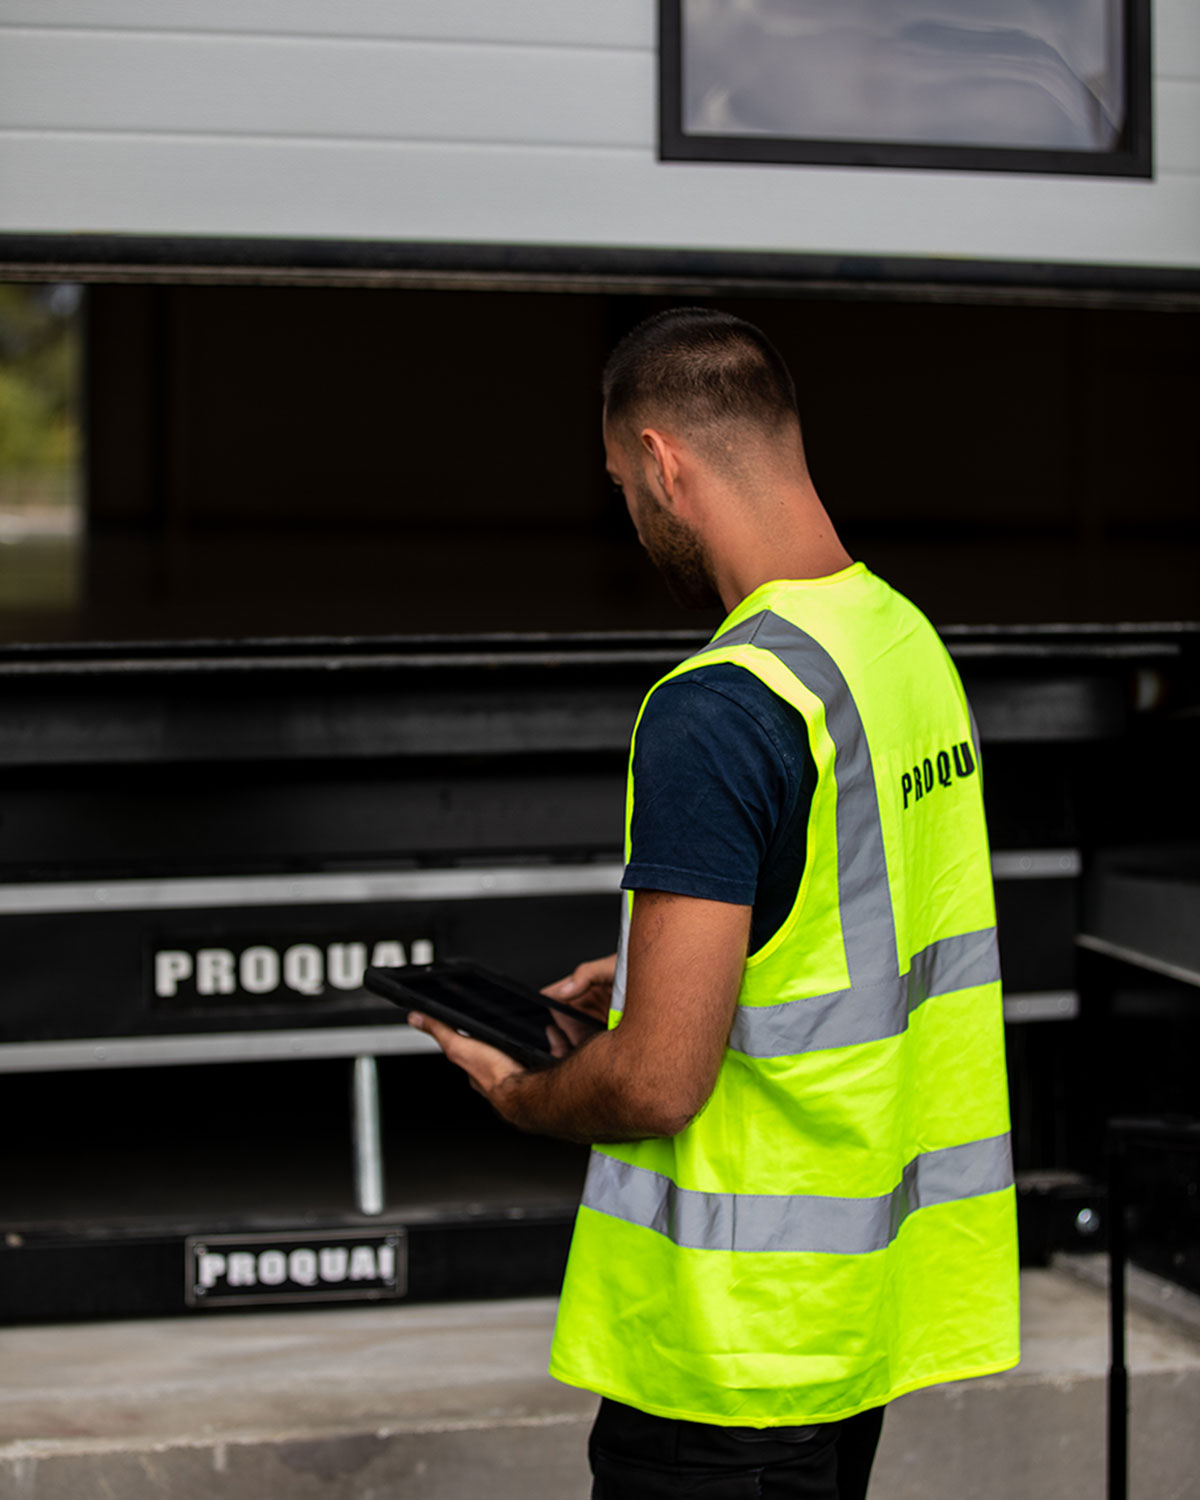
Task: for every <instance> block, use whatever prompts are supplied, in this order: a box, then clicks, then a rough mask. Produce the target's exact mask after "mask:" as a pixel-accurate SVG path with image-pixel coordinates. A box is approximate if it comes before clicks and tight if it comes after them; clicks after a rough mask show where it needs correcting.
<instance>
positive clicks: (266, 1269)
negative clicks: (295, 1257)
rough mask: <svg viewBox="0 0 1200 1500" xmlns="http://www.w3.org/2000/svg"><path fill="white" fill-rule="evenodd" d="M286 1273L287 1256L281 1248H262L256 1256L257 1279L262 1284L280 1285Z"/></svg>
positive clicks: (284, 1279)
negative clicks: (260, 1252) (261, 1251)
mask: <svg viewBox="0 0 1200 1500" xmlns="http://www.w3.org/2000/svg"><path fill="white" fill-rule="evenodd" d="M287 1274H288V1263H287V1256H286V1255H285V1254H284V1253H283V1251H282V1250H264V1251H263V1253H262V1254H261V1255H260V1256H259V1257H258V1279H259V1281H261V1282H262V1284H263V1286H281V1285H282V1284H283V1283H284V1282H285V1281H286V1280H287Z"/></svg>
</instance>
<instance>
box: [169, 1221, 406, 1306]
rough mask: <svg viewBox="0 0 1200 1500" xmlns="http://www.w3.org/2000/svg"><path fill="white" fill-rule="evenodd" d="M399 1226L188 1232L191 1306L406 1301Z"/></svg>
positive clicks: (188, 1296)
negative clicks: (403, 1298)
mask: <svg viewBox="0 0 1200 1500" xmlns="http://www.w3.org/2000/svg"><path fill="white" fill-rule="evenodd" d="M405 1248H406V1247H405V1236H404V1230H403V1229H397V1228H389V1229H379V1230H366V1231H359V1230H354V1229H349V1230H336V1231H332V1232H330V1231H321V1232H319V1233H316V1234H314V1233H312V1232H311V1231H304V1230H298V1231H294V1232H292V1231H284V1232H282V1233H277V1234H210V1235H189V1236H188V1238H187V1240H186V1241H185V1267H184V1275H185V1282H184V1297H185V1300H186V1302H187V1304H188V1306H189V1307H232V1306H245V1305H247V1304H249V1303H266V1302H374V1301H381V1300H385V1299H396V1298H399V1297H403V1296H404V1292H405V1287H406V1271H407V1265H406V1257H405Z"/></svg>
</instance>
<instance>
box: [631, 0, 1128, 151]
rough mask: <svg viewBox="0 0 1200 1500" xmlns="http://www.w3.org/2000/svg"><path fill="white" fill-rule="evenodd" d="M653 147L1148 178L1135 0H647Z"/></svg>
mask: <svg viewBox="0 0 1200 1500" xmlns="http://www.w3.org/2000/svg"><path fill="white" fill-rule="evenodd" d="M660 19H661V39H660V59H659V61H660V106H661V155H662V157H663V159H664V160H667V161H685V160H689V161H746V162H810V163H825V164H830V165H839V166H870V167H926V168H934V169H945V168H964V169H970V170H984V171H1018V172H1053V173H1060V174H1110V175H1115V176H1139V177H1148V176H1150V175H1151V162H1150V45H1149V34H1150V20H1149V0H973V3H972V4H971V5H969V6H964V5H963V4H962V3H961V0H738V3H736V4H732V3H730V0H661V11H660Z"/></svg>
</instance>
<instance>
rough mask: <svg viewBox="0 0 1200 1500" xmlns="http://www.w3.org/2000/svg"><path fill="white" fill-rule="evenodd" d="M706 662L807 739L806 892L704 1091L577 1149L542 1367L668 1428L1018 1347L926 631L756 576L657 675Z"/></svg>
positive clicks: (981, 920) (967, 852)
mask: <svg viewBox="0 0 1200 1500" xmlns="http://www.w3.org/2000/svg"><path fill="white" fill-rule="evenodd" d="M716 662H732V663H735V664H736V665H738V666H740V667H743V668H745V669H746V670H747V671H749V672H753V673H754V675H755V676H756V677H758V678H759V679H760V680H761V681H762V682H764V683H765V684H766V685H767V686H768V687H769V688H770V689H771V690H772V691H773V692H775V693H777V694H778V695H779V696H780V697H781V698H783V699H784V700H785V701H786V702H787V703H790V704H791V705H792V706H793V707H795V708H796V709H797V710H798V711H799V712H800V714H801V715H802V716H803V719H804V721H805V723H806V725H807V727H808V734H809V742H810V746H811V750H812V754H813V758H814V760H815V762H816V767H817V784H816V790H815V793H814V796H813V801H812V808H811V812H810V815H809V829H808V843H807V855H806V863H805V867H804V874H803V879H802V881H801V884H800V889H799V892H798V895H797V897H796V902H795V905H794V907H793V908H792V910H791V912H790V914H789V915H788V917H787V919H786V921H785V922H784V924H783V926H782V927H781V928H780V929H779V931H778V932H777V933H775V934H774V936H772V937H771V939H770V940H769V941H768V942H767V943H766V944H765V945H764V946H763V947H762V948H760V949H759V950H758V951H757V952H754V953H751V954H750V955H749V957H748V958H747V960H746V967H745V971H744V975H743V979H742V986H741V991H740V993H739V995H738V1005H737V1010H736V1013H735V1019H734V1022H733V1029H732V1032H731V1034H730V1038H729V1045H728V1047H727V1049H726V1052H725V1055H724V1059H723V1061H722V1065H721V1069H720V1072H719V1074H718V1077H717V1082H716V1086H715V1088H714V1090H713V1093H712V1096H711V1098H710V1099H709V1100H708V1103H707V1104H706V1105H705V1106H704V1108H703V1109H702V1110H701V1112H700V1113H699V1114H698V1115H697V1116H696V1118H695V1119H694V1120H693V1121H692V1123H691V1124H690V1125H689V1126H687V1128H686V1129H685V1130H683V1131H681V1132H680V1134H679V1135H677V1136H674V1137H671V1138H661V1139H652V1140H644V1141H636V1142H632V1143H628V1144H625V1143H622V1144H616V1145H602V1146H598V1147H596V1148H595V1149H594V1151H593V1154H592V1157H591V1163H590V1166H589V1170H588V1176H587V1182H586V1186H585V1188H584V1193H583V1201H582V1205H581V1207H580V1210H579V1215H578V1219H577V1221H576V1225H575V1234H574V1238H573V1240H572V1245H571V1254H570V1260H569V1263H568V1267H567V1274H566V1280H565V1283H564V1286H563V1295H562V1303H561V1306H560V1310H559V1318H558V1326H557V1329H556V1333H555V1341H554V1348H553V1353H552V1357H551V1362H550V1372H551V1374H552V1375H555V1376H556V1377H557V1378H558V1379H559V1380H563V1381H566V1382H568V1383H569V1384H572V1385H579V1386H582V1387H584V1388H585V1389H587V1390H591V1391H595V1392H597V1393H599V1394H600V1395H603V1396H609V1397H612V1398H613V1399H614V1400H617V1401H621V1402H624V1403H626V1404H627V1405H630V1406H634V1407H637V1408H639V1409H640V1410H642V1411H645V1412H652V1413H655V1414H657V1415H660V1416H665V1417H683V1418H689V1419H691V1420H695V1421H701V1422H712V1423H718V1424H726V1425H745V1426H754V1427H769V1426H777V1425H790V1424H797V1423H799V1424H807V1423H814V1422H826V1421H835V1420H838V1419H839V1418H842V1417H848V1416H851V1415H853V1414H854V1413H855V1412H859V1411H864V1410H866V1409H868V1408H870V1407H874V1406H879V1405H881V1404H882V1403H884V1402H886V1401H889V1400H891V1399H892V1398H894V1397H896V1396H899V1395H902V1394H903V1393H904V1392H905V1391H911V1390H915V1389H917V1388H918V1387H920V1386H925V1385H932V1384H935V1383H937V1382H940V1381H945V1380H955V1379H961V1378H964V1377H966V1376H972V1375H984V1374H988V1373H991V1372H993V1371H996V1370H1003V1369H1007V1368H1009V1367H1011V1366H1012V1365H1014V1364H1015V1363H1016V1362H1017V1358H1018V1328H1017V1311H1018V1298H1017V1248H1016V1212H1015V1191H1014V1187H1013V1175H1012V1163H1011V1152H1010V1141H1009V1116H1008V1092H1007V1084H1006V1078H1005V1064H1004V1034H1003V1015H1002V1007H1001V998H1000V971H999V962H998V958H997V949H996V932H995V906H994V900H993V894H992V882H991V868H990V861H989V855H988V843H987V831H986V828H985V824H984V812H983V799H982V794H981V786H980V776H979V771H978V751H977V746H976V744H975V740H974V734H973V725H972V721H971V715H970V710H969V708H968V706H967V702H966V698H965V696H964V694H963V689H962V684H961V682H960V681H959V678H958V674H957V672H956V671H955V669H954V665H953V663H952V662H951V660H950V658H949V656H948V654H947V652H946V650H945V648H944V646H943V645H942V643H941V641H940V640H939V639H938V637H937V635H936V633H935V632H934V630H933V628H932V627H931V626H930V624H929V623H928V621H927V620H926V619H925V618H924V616H923V615H921V614H920V612H919V611H918V610H917V609H915V608H914V607H913V605H911V604H910V603H909V602H908V601H907V600H906V599H904V598H903V597H902V596H901V595H899V594H897V593H896V592H895V591H894V590H893V589H891V588H889V587H888V585H887V584H885V583H883V582H882V581H881V580H880V579H878V578H876V577H874V576H873V575H872V574H871V573H870V572H868V571H867V569H866V568H865V567H864V566H863V565H862V564H861V563H859V564H855V565H854V566H853V567H850V568H847V569H845V570H844V571H842V572H840V573H836V574H833V575H832V576H830V577H828V578H818V579H812V580H804V581H794V582H778V583H769V584H765V585H764V586H763V587H762V588H760V589H757V590H756V591H755V592H754V593H753V594H751V595H750V596H749V597H748V598H747V599H745V600H744V601H743V602H742V603H741V604H740V605H739V606H738V607H737V608H736V609H735V610H734V611H733V613H732V614H731V615H730V616H729V617H728V619H727V620H726V621H725V623H724V624H723V626H722V627H721V629H720V630H719V632H718V633H717V635H716V636H715V637H714V638H713V640H712V641H711V642H710V644H709V645H708V646H707V647H705V648H704V649H703V650H702V651H700V652H699V653H698V654H697V655H695V656H693V657H691V658H689V660H687V661H685V662H684V663H682V665H681V666H679V667H678V668H677V669H676V670H675V671H674V672H672V673H670V674H668V677H667V678H664V679H663V681H664V682H665V681H668V680H670V678H672V677H676V676H678V675H680V673H683V672H687V671H690V670H692V669H693V668H696V667H700V666H705V665H708V664H710V663H716ZM652 691H653V690H652ZM643 709H644V705H643ZM639 722H640V719H639ZM636 734H637V730H636V728H635V730H634V735H635V739H636ZM632 764H633V758H632V753H631V756H630V767H631V770H630V786H629V807H628V811H627V821H626V829H627V832H626V840H627V844H626V857H627V858H628V827H629V818H630V816H631V814H632V807H633V801H634V798H635V797H636V795H637V788H636V786H635V785H634V784H633V773H632ZM631 903H632V896H631V895H629V896H627V898H626V905H625V908H624V911H625V924H626V925H627V922H628V912H629V908H630V905H631ZM622 970H623V963H619V965H618V984H617V986H616V987H615V989H614V1000H613V1014H612V1015H611V1016H610V1025H616V1024H617V1023H618V1022H619V1020H620V1010H621V1007H622V1004H623V983H624V976H623V972H622Z"/></svg>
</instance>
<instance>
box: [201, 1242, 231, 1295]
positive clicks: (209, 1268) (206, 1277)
mask: <svg viewBox="0 0 1200 1500" xmlns="http://www.w3.org/2000/svg"><path fill="white" fill-rule="evenodd" d="M224 1274H225V1257H224V1256H223V1255H218V1254H217V1252H216V1251H215V1250H206V1251H205V1253H204V1254H203V1255H201V1256H199V1257H198V1264H197V1266H196V1280H197V1281H198V1282H199V1283H200V1285H201V1286H204V1287H208V1286H216V1284H217V1282H218V1281H220V1279H221V1277H222V1276H224Z"/></svg>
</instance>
